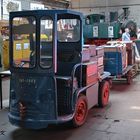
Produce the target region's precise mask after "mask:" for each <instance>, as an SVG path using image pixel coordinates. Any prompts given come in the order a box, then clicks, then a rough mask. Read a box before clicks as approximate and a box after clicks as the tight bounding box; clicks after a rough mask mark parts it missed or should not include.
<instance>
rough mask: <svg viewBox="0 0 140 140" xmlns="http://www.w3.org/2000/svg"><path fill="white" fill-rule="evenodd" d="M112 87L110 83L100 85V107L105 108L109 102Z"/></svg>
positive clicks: (105, 82) (104, 82)
mask: <svg viewBox="0 0 140 140" xmlns="http://www.w3.org/2000/svg"><path fill="white" fill-rule="evenodd" d="M109 92H110V85H109V82H108V81H103V82H101V83H100V85H99V93H98V105H99V107H104V106H106V105H107V104H108V101H109Z"/></svg>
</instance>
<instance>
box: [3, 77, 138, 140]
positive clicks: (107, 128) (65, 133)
mask: <svg viewBox="0 0 140 140" xmlns="http://www.w3.org/2000/svg"><path fill="white" fill-rule="evenodd" d="M5 87H6V86H5ZM7 113H8V109H6V108H5V109H4V110H2V111H0V140H57V139H58V140H140V75H138V76H137V77H136V78H135V79H134V82H133V84H132V85H127V84H126V83H125V82H124V81H121V82H115V83H114V84H113V87H112V90H111V96H110V103H109V105H108V106H107V107H106V108H104V109H99V108H97V107H95V108H93V109H91V110H90V111H89V115H88V119H87V122H86V123H85V125H84V126H82V127H80V128H77V129H72V128H70V127H68V126H67V125H58V126H56V125H53V126H49V127H48V128H47V129H43V130H39V131H33V130H23V129H20V128H17V127H15V126H12V125H11V124H10V123H9V122H8V118H7Z"/></svg>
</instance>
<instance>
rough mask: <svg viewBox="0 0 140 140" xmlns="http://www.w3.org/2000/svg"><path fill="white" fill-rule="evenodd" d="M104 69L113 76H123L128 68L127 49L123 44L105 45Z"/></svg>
mask: <svg viewBox="0 0 140 140" xmlns="http://www.w3.org/2000/svg"><path fill="white" fill-rule="evenodd" d="M104 50H105V56H104V69H105V71H108V72H110V73H111V75H113V76H116V75H122V74H123V71H124V69H125V68H126V66H127V57H126V56H127V55H126V47H125V45H123V44H116V45H104Z"/></svg>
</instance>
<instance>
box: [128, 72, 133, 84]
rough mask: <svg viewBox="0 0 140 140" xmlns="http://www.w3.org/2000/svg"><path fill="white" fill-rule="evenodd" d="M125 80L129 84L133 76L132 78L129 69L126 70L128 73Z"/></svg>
mask: <svg viewBox="0 0 140 140" xmlns="http://www.w3.org/2000/svg"><path fill="white" fill-rule="evenodd" d="M126 80H127V84H129V85H130V84H131V83H132V81H133V78H132V71H131V70H130V71H128V73H127V77H126Z"/></svg>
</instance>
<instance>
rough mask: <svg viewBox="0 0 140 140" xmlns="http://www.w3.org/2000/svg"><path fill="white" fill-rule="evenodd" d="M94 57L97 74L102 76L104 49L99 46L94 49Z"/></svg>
mask: <svg viewBox="0 0 140 140" xmlns="http://www.w3.org/2000/svg"><path fill="white" fill-rule="evenodd" d="M96 56H97V62H98V73H99V74H103V72H104V47H103V46H99V47H97V48H96Z"/></svg>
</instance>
